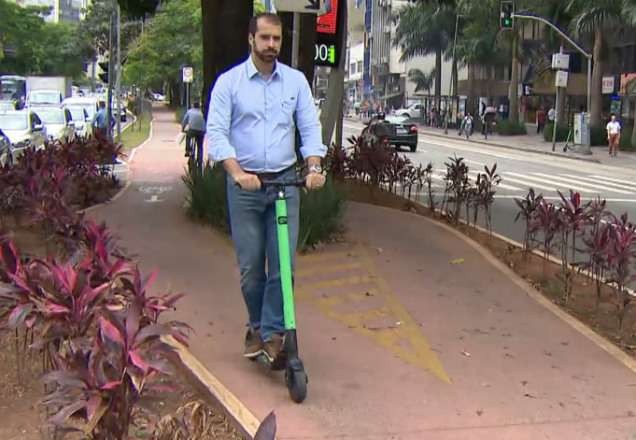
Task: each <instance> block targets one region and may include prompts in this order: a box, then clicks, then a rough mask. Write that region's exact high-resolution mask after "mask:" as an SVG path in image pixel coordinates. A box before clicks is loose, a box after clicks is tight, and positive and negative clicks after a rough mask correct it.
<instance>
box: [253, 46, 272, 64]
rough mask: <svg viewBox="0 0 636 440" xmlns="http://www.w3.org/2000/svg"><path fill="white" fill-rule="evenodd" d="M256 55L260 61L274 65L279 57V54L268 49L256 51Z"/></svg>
mask: <svg viewBox="0 0 636 440" xmlns="http://www.w3.org/2000/svg"><path fill="white" fill-rule="evenodd" d="M254 55H256V57H257V58H258V59H259V60H261V61H263V62H264V63H273V62H274V61H276V58H277V57H278V52H276V51H275V50H271V49H267V50H263V51H260V50H256V49H254Z"/></svg>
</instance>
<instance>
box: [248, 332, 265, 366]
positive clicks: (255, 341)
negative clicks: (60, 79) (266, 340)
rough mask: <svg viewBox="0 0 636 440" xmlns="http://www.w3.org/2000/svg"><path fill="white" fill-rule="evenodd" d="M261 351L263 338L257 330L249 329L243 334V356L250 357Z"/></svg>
mask: <svg viewBox="0 0 636 440" xmlns="http://www.w3.org/2000/svg"><path fill="white" fill-rule="evenodd" d="M262 352H263V340H262V339H261V333H260V332H259V331H258V330H252V329H249V330H248V331H247V334H246V335H245V351H244V352H243V356H245V357H246V358H249V359H252V358H255V357H258V356H259V355H260V354H261V353H262Z"/></svg>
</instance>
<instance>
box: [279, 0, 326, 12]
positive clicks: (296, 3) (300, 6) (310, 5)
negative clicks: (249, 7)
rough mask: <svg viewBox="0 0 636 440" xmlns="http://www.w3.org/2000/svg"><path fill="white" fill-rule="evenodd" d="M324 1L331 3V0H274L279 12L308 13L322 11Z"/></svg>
mask: <svg viewBox="0 0 636 440" xmlns="http://www.w3.org/2000/svg"><path fill="white" fill-rule="evenodd" d="M323 2H324V3H331V2H330V1H329V0H272V3H273V5H274V8H275V9H276V11H278V12H303V13H308V14H318V13H320V12H321V11H320V9H321V6H322V4H323ZM325 6H327V5H325Z"/></svg>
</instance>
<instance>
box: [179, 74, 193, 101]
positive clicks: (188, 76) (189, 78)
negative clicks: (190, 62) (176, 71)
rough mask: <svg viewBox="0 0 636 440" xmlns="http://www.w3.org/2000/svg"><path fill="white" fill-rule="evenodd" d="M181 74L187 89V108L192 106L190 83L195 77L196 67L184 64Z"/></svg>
mask: <svg viewBox="0 0 636 440" xmlns="http://www.w3.org/2000/svg"><path fill="white" fill-rule="evenodd" d="M181 75H182V78H183V82H184V84H185V89H186V110H188V109H189V108H190V84H192V80H193V79H194V69H193V68H192V67H190V66H184V67H183V69H182V71H181Z"/></svg>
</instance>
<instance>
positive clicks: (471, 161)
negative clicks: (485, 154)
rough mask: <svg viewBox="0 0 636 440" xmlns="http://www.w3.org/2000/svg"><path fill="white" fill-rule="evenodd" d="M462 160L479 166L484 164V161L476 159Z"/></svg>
mask: <svg viewBox="0 0 636 440" xmlns="http://www.w3.org/2000/svg"><path fill="white" fill-rule="evenodd" d="M464 161H465V162H468V163H472V164H475V165H478V166H480V167H485V166H486V164H485V163H481V162H477V161H476V160H470V159H464Z"/></svg>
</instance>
